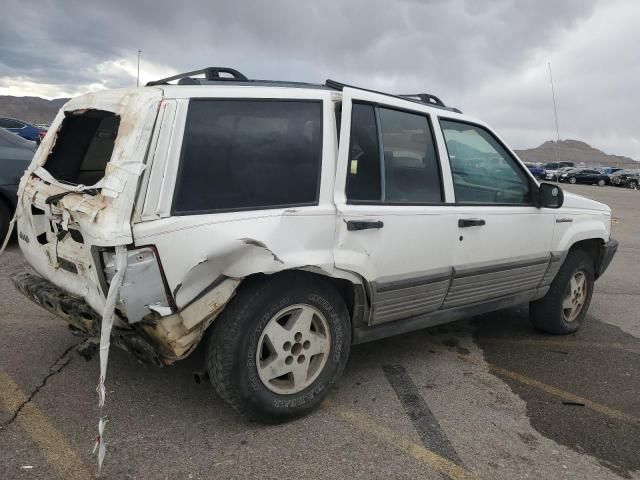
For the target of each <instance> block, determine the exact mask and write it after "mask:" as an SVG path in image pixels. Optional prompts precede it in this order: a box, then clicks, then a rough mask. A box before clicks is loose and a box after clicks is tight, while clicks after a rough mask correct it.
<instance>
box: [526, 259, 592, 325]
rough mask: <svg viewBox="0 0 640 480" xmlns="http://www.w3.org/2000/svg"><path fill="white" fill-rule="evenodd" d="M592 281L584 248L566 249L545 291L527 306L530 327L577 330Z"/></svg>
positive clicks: (584, 311) (586, 303)
mask: <svg viewBox="0 0 640 480" xmlns="http://www.w3.org/2000/svg"><path fill="white" fill-rule="evenodd" d="M594 282H595V274H594V263H593V258H591V256H590V255H589V254H588V253H586V252H585V251H584V250H572V251H570V252H569V253H568V255H567V258H566V259H565V261H564V263H563V264H562V267H560V271H559V272H558V274H557V275H556V278H555V279H554V280H553V282H551V286H550V288H549V291H548V292H547V294H546V295H545V296H544V297H543V298H541V299H540V300H536V301H535V302H531V304H530V306H529V317H530V319H531V323H532V324H533V326H534V327H535V328H537V329H538V330H542V331H543V332H546V333H552V334H555V335H566V334H568V333H574V332H576V331H578V329H579V328H580V325H581V324H582V321H583V320H584V317H585V315H586V314H587V310H588V309H589V304H590V303H591V296H592V295H593V286H594Z"/></svg>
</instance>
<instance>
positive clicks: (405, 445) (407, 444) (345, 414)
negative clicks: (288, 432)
mask: <svg viewBox="0 0 640 480" xmlns="http://www.w3.org/2000/svg"><path fill="white" fill-rule="evenodd" d="M327 403H328V404H329V407H330V408H331V411H332V412H333V413H334V414H335V415H336V416H338V417H340V418H342V419H343V420H346V421H347V422H349V423H350V424H351V425H353V426H354V427H356V428H357V429H359V430H361V431H363V432H365V433H369V434H371V435H373V436H375V437H378V438H379V439H380V440H383V441H384V442H386V443H388V444H389V445H391V446H392V447H395V448H397V449H399V450H402V451H403V452H405V453H407V454H408V455H411V456H412V457H413V458H415V459H416V460H418V461H419V462H421V463H425V464H427V465H429V466H430V467H431V468H433V469H434V470H437V471H438V472H441V473H444V474H445V475H447V476H448V477H449V478H451V479H452V480H464V479H471V478H473V476H472V475H471V474H470V473H469V472H467V471H466V470H465V469H464V468H462V467H460V466H459V465H456V464H455V463H453V462H451V461H449V460H447V459H446V458H444V457H442V456H440V455H438V454H437V453H435V452H433V451H431V450H429V449H428V448H425V447H424V446H422V445H418V444H416V443H413V442H411V441H409V440H407V439H406V438H404V437H402V436H400V435H398V434H396V433H394V432H392V431H391V430H388V429H386V428H385V427H383V426H381V425H379V424H378V423H376V422H375V421H374V420H373V419H371V418H370V417H369V416H368V415H366V414H363V413H360V412H356V411H354V410H352V409H350V408H348V407H343V406H338V405H335V404H333V403H332V402H327Z"/></svg>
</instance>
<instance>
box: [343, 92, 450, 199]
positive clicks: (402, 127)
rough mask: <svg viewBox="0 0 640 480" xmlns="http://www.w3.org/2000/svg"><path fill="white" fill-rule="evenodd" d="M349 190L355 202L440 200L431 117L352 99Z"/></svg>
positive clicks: (440, 193)
mask: <svg viewBox="0 0 640 480" xmlns="http://www.w3.org/2000/svg"><path fill="white" fill-rule="evenodd" d="M346 193H347V199H348V200H349V201H350V202H353V203H390V204H430V203H441V202H442V182H441V176H440V167H439V160H438V156H437V154H436V148H435V144H434V141H433V135H432V130H431V126H430V124H429V119H428V118H427V117H426V116H424V115H420V114H414V113H409V112H404V111H399V110H393V109H389V108H383V107H375V106H373V105H366V104H358V103H354V104H353V107H352V113H351V138H350V146H349V164H348V171H347V192H346Z"/></svg>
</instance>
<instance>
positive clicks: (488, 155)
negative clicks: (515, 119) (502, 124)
mask: <svg viewBox="0 0 640 480" xmlns="http://www.w3.org/2000/svg"><path fill="white" fill-rule="evenodd" d="M440 125H441V127H442V132H443V134H444V138H445V141H446V144H447V151H448V154H449V162H450V164H451V173H452V176H453V187H454V191H455V195H456V202H457V203H469V204H498V205H512V204H513V205H529V204H531V193H530V186H529V185H530V184H529V177H528V175H527V174H526V173H525V172H524V170H523V169H522V168H520V167H519V166H518V164H517V162H516V160H515V159H514V158H513V157H512V156H511V155H510V154H509V153H508V152H507V150H506V149H505V148H504V147H503V146H502V145H501V144H500V142H499V141H498V140H497V139H496V138H495V137H494V136H493V135H492V134H491V133H489V131H487V130H485V129H484V128H482V127H480V126H477V125H472V124H469V123H463V122H457V121H453V120H444V119H442V120H440Z"/></svg>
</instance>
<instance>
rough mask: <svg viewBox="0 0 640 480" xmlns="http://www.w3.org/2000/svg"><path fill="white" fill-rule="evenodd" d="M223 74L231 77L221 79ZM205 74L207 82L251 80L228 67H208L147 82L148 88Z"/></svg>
mask: <svg viewBox="0 0 640 480" xmlns="http://www.w3.org/2000/svg"><path fill="white" fill-rule="evenodd" d="M221 73H228V74H229V75H231V77H221V76H220V74H221ZM201 74H204V76H205V79H207V80H216V81H223V80H231V81H248V80H249V79H248V78H247V77H246V76H245V75H243V74H242V73H240V72H239V71H238V70H236V69H234V68H228V67H207V68H203V69H202V70H194V71H192V72H185V73H179V74H177V75H173V76H172V77H167V78H161V79H160V80H154V81H152V82H147V87H153V86H155V85H165V84H167V83H169V82H171V81H173V80H182V79H189V78H190V77H192V76H194V75H201Z"/></svg>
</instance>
